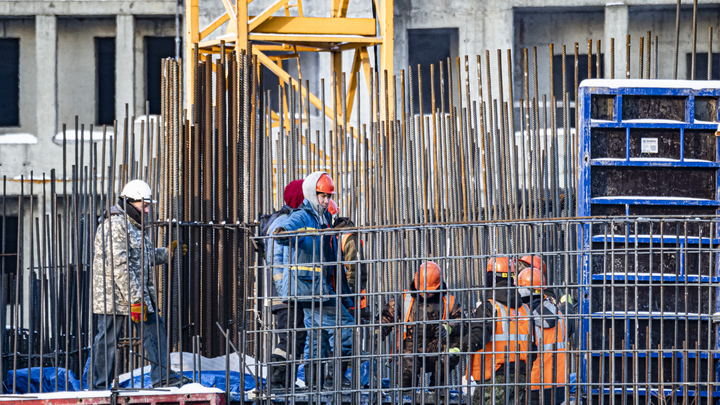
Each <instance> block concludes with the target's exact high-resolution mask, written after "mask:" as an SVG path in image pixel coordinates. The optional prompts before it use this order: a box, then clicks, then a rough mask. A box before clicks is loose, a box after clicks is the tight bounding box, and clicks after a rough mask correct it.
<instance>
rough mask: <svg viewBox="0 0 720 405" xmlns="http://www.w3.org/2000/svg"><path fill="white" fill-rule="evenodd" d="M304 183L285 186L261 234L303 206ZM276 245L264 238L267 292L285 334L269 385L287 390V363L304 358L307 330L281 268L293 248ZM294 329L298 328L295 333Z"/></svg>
mask: <svg viewBox="0 0 720 405" xmlns="http://www.w3.org/2000/svg"><path fill="white" fill-rule="evenodd" d="M302 184H303V180H302V179H301V180H294V181H291V182H290V184H288V185H287V186H286V187H285V193H284V194H283V200H284V201H285V205H283V207H282V208H280V209H279V210H278V211H275V212H274V213H273V214H271V215H269V216H268V217H267V218H261V220H260V225H261V230H260V234H261V235H263V236H265V235H272V233H273V232H274V231H275V228H277V225H278V224H279V223H280V222H281V221H279V220H280V219H282V218H285V217H287V216H289V215H290V213H291V212H292V211H293V210H295V209H297V208H298V207H299V206H300V205H302V202H303V200H304V196H303V191H302ZM273 242H274V240H273V239H272V238H267V239H265V246H266V248H265V254H266V258H265V260H266V262H267V264H268V268H267V272H268V275H267V276H268V279H271V280H272V282H271V283H268V285H267V290H268V291H267V293H268V296H269V297H274V298H273V299H272V306H271V311H272V313H273V315H274V316H275V324H276V329H277V330H279V331H282V332H280V333H278V334H277V336H278V340H277V344H276V345H275V348H274V349H273V352H272V355H271V358H270V359H271V361H272V362H273V363H276V365H275V366H274V367H273V368H272V374H271V375H270V382H271V384H273V385H274V386H276V387H287V386H289V385H290V380H289V379H290V378H292V375H294V374H293V373H288V372H287V367H286V366H287V363H286V362H287V360H288V359H290V360H301V359H302V357H303V352H304V349H305V340H306V338H307V332H306V331H305V329H304V328H305V323H304V321H303V318H304V314H303V311H302V308H298V305H297V302H295V301H293V300H287V296H288V294H287V285H288V280H287V279H286V278H285V277H284V274H283V267H282V266H278V265H282V264H283V263H287V262H288V258H289V254H290V253H289V251H290V247H289V246H282V245H281V244H279V243H273ZM292 329H295V331H294V334H293V332H292ZM293 335H294V336H295V339H294V340H293V341H291V344H290V345H288V337H290V336H293ZM293 364H295V363H293Z"/></svg>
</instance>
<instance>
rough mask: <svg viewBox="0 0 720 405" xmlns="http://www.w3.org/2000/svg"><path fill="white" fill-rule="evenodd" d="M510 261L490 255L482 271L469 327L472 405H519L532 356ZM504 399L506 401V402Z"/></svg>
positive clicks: (527, 318)
mask: <svg viewBox="0 0 720 405" xmlns="http://www.w3.org/2000/svg"><path fill="white" fill-rule="evenodd" d="M514 272H515V263H514V261H513V260H511V259H509V258H508V257H494V258H492V259H490V260H489V261H488V265H487V269H486V278H485V279H486V284H485V286H486V287H487V290H486V297H487V298H486V299H485V301H484V302H482V303H481V304H480V305H479V306H478V307H477V308H476V310H475V317H474V319H472V320H471V322H470V325H469V335H470V336H469V344H470V351H478V352H479V354H474V355H472V358H471V361H470V366H469V368H470V373H471V375H472V377H473V379H474V380H475V381H478V382H480V384H482V386H481V387H480V388H476V389H475V391H474V393H473V405H479V404H483V403H484V404H485V405H501V404H502V405H505V404H515V403H518V404H524V402H523V401H524V398H525V385H524V384H525V382H526V381H527V374H528V371H529V366H530V365H531V364H532V363H533V361H534V360H535V357H536V356H537V354H536V353H535V350H536V347H535V344H534V343H533V339H532V330H533V329H532V320H531V319H530V308H528V306H527V305H525V304H523V303H522V301H521V300H520V298H519V297H518V295H517V294H516V291H515V288H514V280H513V276H514ZM506 401H507V402H506Z"/></svg>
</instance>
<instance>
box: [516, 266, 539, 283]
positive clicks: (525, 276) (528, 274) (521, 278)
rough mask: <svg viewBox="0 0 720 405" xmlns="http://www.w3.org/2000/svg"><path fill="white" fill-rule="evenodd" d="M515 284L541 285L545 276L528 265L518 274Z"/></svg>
mask: <svg viewBox="0 0 720 405" xmlns="http://www.w3.org/2000/svg"><path fill="white" fill-rule="evenodd" d="M517 285H518V286H521V287H530V286H534V287H542V286H544V285H545V277H544V276H543V274H542V271H540V270H539V269H537V268H530V267H528V268H527V269H525V270H523V271H521V272H520V274H519V275H518V278H517Z"/></svg>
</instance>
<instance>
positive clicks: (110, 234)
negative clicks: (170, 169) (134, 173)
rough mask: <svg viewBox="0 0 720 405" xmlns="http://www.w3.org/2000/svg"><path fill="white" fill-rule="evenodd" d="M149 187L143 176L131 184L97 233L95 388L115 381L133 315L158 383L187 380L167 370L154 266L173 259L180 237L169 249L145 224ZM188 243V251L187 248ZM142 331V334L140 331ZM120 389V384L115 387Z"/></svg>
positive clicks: (152, 379) (94, 285)
mask: <svg viewBox="0 0 720 405" xmlns="http://www.w3.org/2000/svg"><path fill="white" fill-rule="evenodd" d="M151 194H152V193H151V191H150V186H148V185H147V183H145V182H144V181H142V180H132V181H130V182H128V183H127V184H126V185H125V187H124V188H123V190H122V193H120V198H119V200H118V203H117V205H115V206H113V207H112V208H111V209H110V212H105V215H104V219H103V221H102V222H101V223H100V225H99V227H98V229H97V233H96V234H95V257H94V259H93V313H94V314H96V315H97V334H96V335H95V341H94V343H93V347H92V358H93V370H92V372H93V382H92V389H95V390H106V389H108V388H109V387H110V385H111V384H112V376H113V373H114V370H115V367H114V365H115V354H116V351H117V345H118V338H119V337H120V334H121V333H122V331H123V327H124V325H125V322H127V319H128V316H129V317H130V319H131V320H132V322H133V325H134V326H135V329H136V331H137V333H138V335H142V336H143V347H144V348H145V354H146V356H147V361H149V362H150V378H151V381H152V384H153V387H157V386H160V385H161V384H163V383H164V382H166V383H167V384H168V385H176V386H177V385H181V384H182V383H183V378H181V376H178V375H176V374H175V373H172V374H171V375H170V378H169V381H168V373H167V371H166V370H164V369H163V368H164V365H165V364H166V359H167V337H166V335H165V323H164V322H163V319H162V318H161V317H160V315H159V314H158V313H157V312H156V310H157V306H156V301H155V299H156V295H155V285H154V283H153V277H152V274H153V269H154V268H155V266H157V265H161V264H165V263H168V262H170V261H171V260H172V255H173V252H174V251H175V248H176V247H177V241H174V242H172V244H171V245H170V246H169V247H168V248H164V247H161V248H157V249H156V248H155V247H154V246H153V244H152V242H151V240H150V232H149V231H148V232H145V231H144V230H143V226H144V224H146V223H149V220H148V218H147V216H148V214H149V212H150V205H151V204H154V203H155V202H156V201H155V200H153V199H152V195H151ZM186 249H187V247H185V246H183V254H185V253H186V252H187V250H186ZM141 331H142V333H141ZM116 388H117V387H116Z"/></svg>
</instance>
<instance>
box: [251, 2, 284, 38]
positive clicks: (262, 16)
mask: <svg viewBox="0 0 720 405" xmlns="http://www.w3.org/2000/svg"><path fill="white" fill-rule="evenodd" d="M288 1H289V0H280V1H278V2H276V3H274V4H273V5H271V6H270V7H268V8H267V9H265V11H263V12H262V13H260V15H258V16H256V17H253V18H252V19H251V20H250V21H249V22H248V30H249V31H253V30H254V29H255V28H257V26H258V25H260V24H262V23H264V22H265V21H266V20H267V19H268V18H270V17H271V16H272V15H273V14H275V12H276V11H278V10H280V9H281V8H282V7H283V6H285V5H287V3H288Z"/></svg>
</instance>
